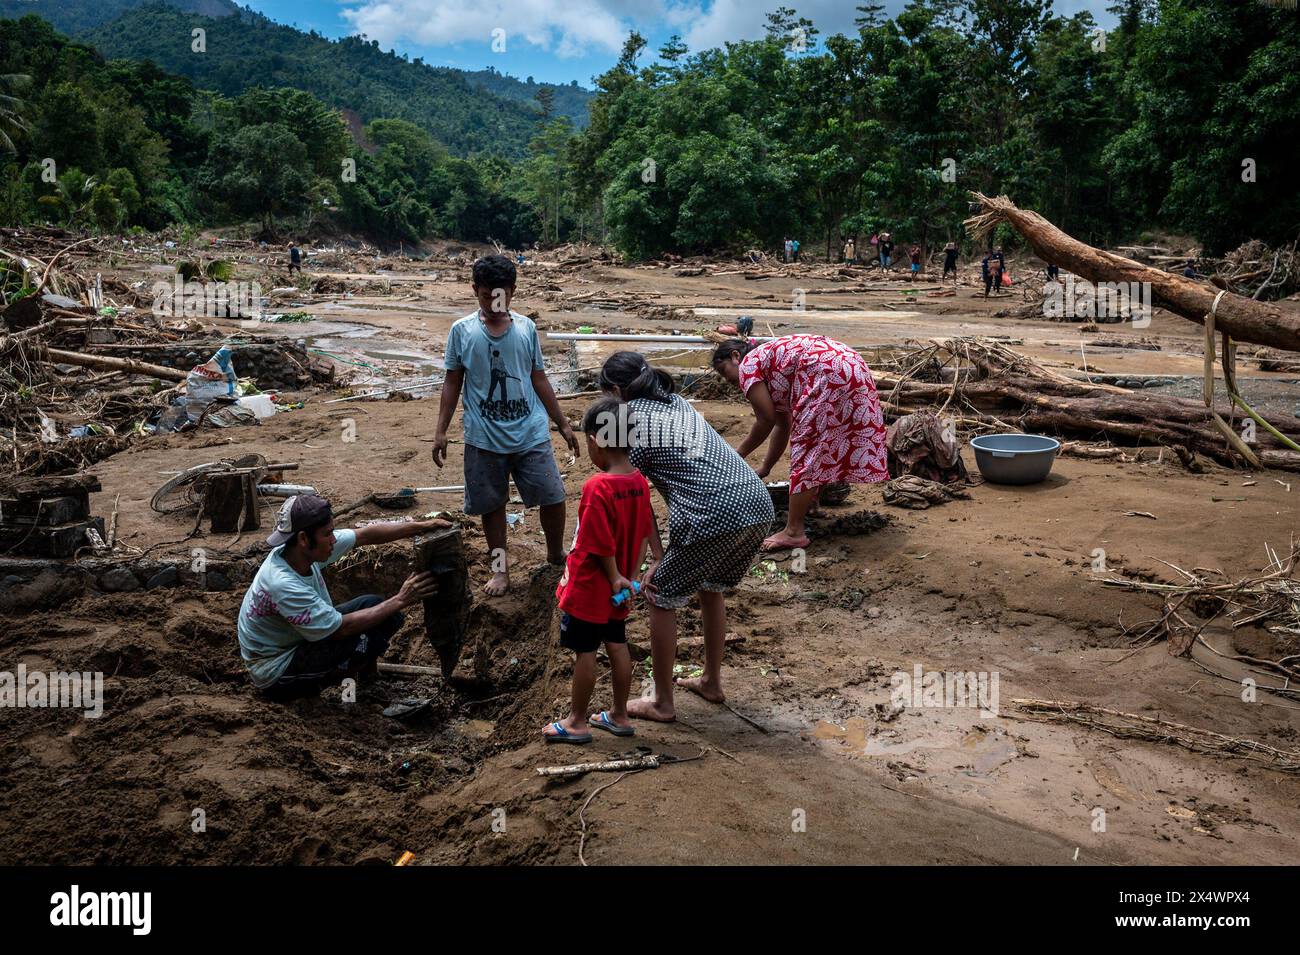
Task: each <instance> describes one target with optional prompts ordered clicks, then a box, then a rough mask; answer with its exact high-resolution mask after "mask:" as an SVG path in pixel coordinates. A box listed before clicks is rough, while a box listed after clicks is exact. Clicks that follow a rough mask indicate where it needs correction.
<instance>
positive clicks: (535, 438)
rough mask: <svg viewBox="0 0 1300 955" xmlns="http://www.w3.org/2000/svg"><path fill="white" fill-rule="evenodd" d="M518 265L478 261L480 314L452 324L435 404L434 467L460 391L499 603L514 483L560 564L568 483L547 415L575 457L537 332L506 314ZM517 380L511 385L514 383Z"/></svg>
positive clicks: (550, 556)
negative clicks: (443, 375)
mask: <svg viewBox="0 0 1300 955" xmlns="http://www.w3.org/2000/svg"><path fill="white" fill-rule="evenodd" d="M515 279H516V272H515V265H514V263H513V262H511V261H510V260H509V259H508V258H506V257H505V256H504V255H488V256H485V257H483V258H481V259H479V260H478V261H477V262H475V263H474V285H473V288H474V296H475V297H476V298H477V299H478V305H479V307H478V309H477V311H474V312H472V313H470V314H469V315H466V316H465V317H464V318H462V319H461V320H460V321H458V322H456V324H454V325H452V327H451V332H450V334H448V336H447V350H446V352H445V354H444V359H443V360H444V364H445V366H446V369H447V377H446V379H445V380H444V382H443V386H442V398H441V401H440V403H439V405H438V427H437V432H436V434H435V436H434V439H433V463H434V464H436V465H437V466H438V467H442V466H443V464H445V463H446V460H447V445H448V443H449V441H448V438H447V428H448V427H449V426H450V425H451V418H452V415H453V414H455V413H456V404H457V402H458V401H460V399H461V395H462V393H463V394H464V399H465V400H464V408H465V415H464V418H465V421H464V424H465V513H466V514H478V515H481V516H482V519H483V535H484V536H485V537H486V538H487V545H488V553H489V554H490V555H491V561H492V577H491V579H490V580H489V581H488V582H487V584H486V586H484V588H483V591H484V593H486V594H487V595H488V596H490V597H496V596H500V595H501V594H503V593H505V592H506V591H507V590H508V589H509V587H510V570H509V566H508V563H507V561H506V503H507V502H508V501H509V499H510V481H511V479H512V478H513V479H514V482H515V487H516V488H517V489H518V491H519V496H520V497H521V498H522V499H523V502H524V506H525V507H540V508H541V523H542V531H543V532H544V533H545V535H546V559H547V560H548V561H550V562H551V563H552V564H563V563H564V545H563V543H562V541H561V538H562V537H563V535H564V497H565V495H564V481H563V480H562V479H561V477H560V470H559V468H558V467H557V466H556V464H555V452H554V451H553V450H552V449H551V433H550V429H549V427H548V426H547V423H546V418H547V415H549V416H550V419H551V420H552V421H554V422H555V426H556V428H557V429H558V430H559V432H560V436H561V437H562V438H563V439H564V442H565V444H567V445H568V446H569V449H570V450H571V451H572V452H573V453H574V454H575V455H577V454H578V439H577V438H576V437H575V436H574V434H573V428H572V427H570V426H569V422H568V420H567V419H566V418H565V417H564V412H563V411H561V410H560V403H559V402H558V401H557V400H556V399H555V391H554V390H553V389H552V388H551V383H550V381H549V380H548V379H547V377H546V371H545V366H544V364H543V362H542V345H541V342H540V341H539V340H538V337H537V327H536V326H535V325H534V324H533V322H532V320H531V319H529V318H528V317H527V316H526V315H520V314H518V313H517V312H512V311H511V310H510V300H511V299H512V298H513V297H514V294H515ZM512 382H513V384H512Z"/></svg>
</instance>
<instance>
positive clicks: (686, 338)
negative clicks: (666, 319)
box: [546, 332, 768, 345]
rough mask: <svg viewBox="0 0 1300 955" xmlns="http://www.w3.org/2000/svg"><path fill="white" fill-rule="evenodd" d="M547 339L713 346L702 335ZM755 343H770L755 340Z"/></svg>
mask: <svg viewBox="0 0 1300 955" xmlns="http://www.w3.org/2000/svg"><path fill="white" fill-rule="evenodd" d="M546 337H547V338H550V339H552V340H554V341H557V342H679V343H682V344H687V345H712V344H713V339H711V338H704V337H702V336H700V335H601V334H597V333H595V332H592V333H591V334H582V333H581V332H547V333H546ZM752 340H753V341H763V342H765V341H768V339H766V338H755V339H752Z"/></svg>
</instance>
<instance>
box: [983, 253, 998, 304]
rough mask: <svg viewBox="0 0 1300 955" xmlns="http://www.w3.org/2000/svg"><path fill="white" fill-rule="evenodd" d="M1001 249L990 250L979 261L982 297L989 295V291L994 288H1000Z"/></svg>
mask: <svg viewBox="0 0 1300 955" xmlns="http://www.w3.org/2000/svg"><path fill="white" fill-rule="evenodd" d="M1003 261H1004V260H1003V258H1002V250H1001V249H996V250H990V251H989V253H988V255H986V256H984V259H983V261H982V262H980V276H981V277H982V278H983V279H984V297H985V298H988V297H989V292H990V291H992V290H993V289H994V288H997V289H1001V288H1002V265H1003Z"/></svg>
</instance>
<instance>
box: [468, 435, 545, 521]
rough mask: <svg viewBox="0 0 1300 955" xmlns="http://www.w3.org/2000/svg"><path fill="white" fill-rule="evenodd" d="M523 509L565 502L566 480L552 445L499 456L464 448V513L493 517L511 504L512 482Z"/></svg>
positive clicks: (479, 449) (490, 452)
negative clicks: (496, 512)
mask: <svg viewBox="0 0 1300 955" xmlns="http://www.w3.org/2000/svg"><path fill="white" fill-rule="evenodd" d="M511 478H514V480H515V487H516V488H518V489H519V496H520V497H521V498H522V499H523V502H524V507H546V506H547V505H550V504H559V503H560V502H561V501H563V500H564V497H565V494H564V480H563V479H562V478H561V477H560V469H559V467H557V466H556V464H555V452H554V451H553V450H551V442H549V441H547V442H546V443H545V444H539V445H538V446H537V447H535V448H529V449H528V450H527V451H516V452H514V453H513V454H498V453H497V452H495V451H486V450H484V449H483V448H476V447H474V445H472V444H467V445H465V513H466V514H490V513H491V512H493V511H495V510H496V509H497V508H499V507H504V506H505V504H506V502H507V501H509V500H510V479H511Z"/></svg>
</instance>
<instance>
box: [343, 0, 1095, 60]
mask: <svg viewBox="0 0 1300 955" xmlns="http://www.w3.org/2000/svg"><path fill="white" fill-rule="evenodd" d="M343 3H344V9H343V12H342V15H343V18H344V19H345V20H347V22H348V23H350V24H352V26H353V28H354V29H355V30H356V31H357V32H358V33H364V34H366V36H368V37H370V39H372V40H378V41H379V43H380V45H382V46H384V47H391V46H395V45H398V44H415V45H418V46H432V47H437V46H445V45H449V44H456V43H466V42H468V43H478V42H481V43H483V44H484V46H488V45H489V44H491V42H492V31H493V30H495V29H497V28H501V29H504V30H505V31H506V53H507V54H509V52H510V47H511V44H512V43H519V42H524V43H527V44H530V45H532V46H535V47H539V48H540V49H543V50H547V51H550V52H553V53H554V54H555V55H556V56H559V57H579V56H585V55H587V54H590V53H617V52H618V51H619V50H621V49H622V47H623V41H624V39H626V37H627V34H628V31H629V30H632V29H639V30H641V32H642V33H644V34H647V35H649V36H659V35H661V34H662V33H664V32H673V33H680V34H681V35H682V38H683V39H684V40H685V42H686V45H687V46H688V47H690V49H692V50H695V51H699V50H706V49H709V48H711V47H717V46H722V45H723V44H725V43H728V42H736V41H738V40H752V39H757V38H759V37H762V36H763V35H764V32H765V27H766V23H767V14H768V12H769V11H771V10H775V9H776V8H777V7H781V6H789V7H794V8H795V9H796V10H797V11H798V13H799V15H800V16H804V17H807V18H808V19H810V20H812V21H813V23H814V24H816V26H817V29H818V30H819V31H820V33H821V35H822V36H823V37H826V36H830V35H832V34H835V33H845V34H848V35H850V36H851V35H853V33H854V32H855V31H856V29H857V28H856V27H855V25H854V23H853V21H854V19H855V18H856V17H857V16H858V12H857V10H856V7H857V6H858V4H857V3H855V2H852V0H343ZM904 4H905V0H886V3H885V6H886V9H887V11H888V13H889V14H896V13H897V12H898V11H899V10H901V9H902V8H903V6H904ZM1105 6H1106V4H1105V2H1104V0H1057V4H1056V7H1057V11H1058V12H1064V13H1067V14H1069V13H1074V12H1076V11H1077V10H1081V9H1093V10H1094V14H1096V13H1097V11H1099V10H1100V11H1104V9H1105ZM1100 19H1101V20H1102V22H1106V21H1108V20H1111V19H1113V18H1111V17H1108V16H1107V15H1105V14H1104V12H1103V13H1102V14H1101V16H1100ZM656 48H657V44H656V43H654V42H652V43H651V49H650V53H651V54H653V53H654V51H655V49H656Z"/></svg>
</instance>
